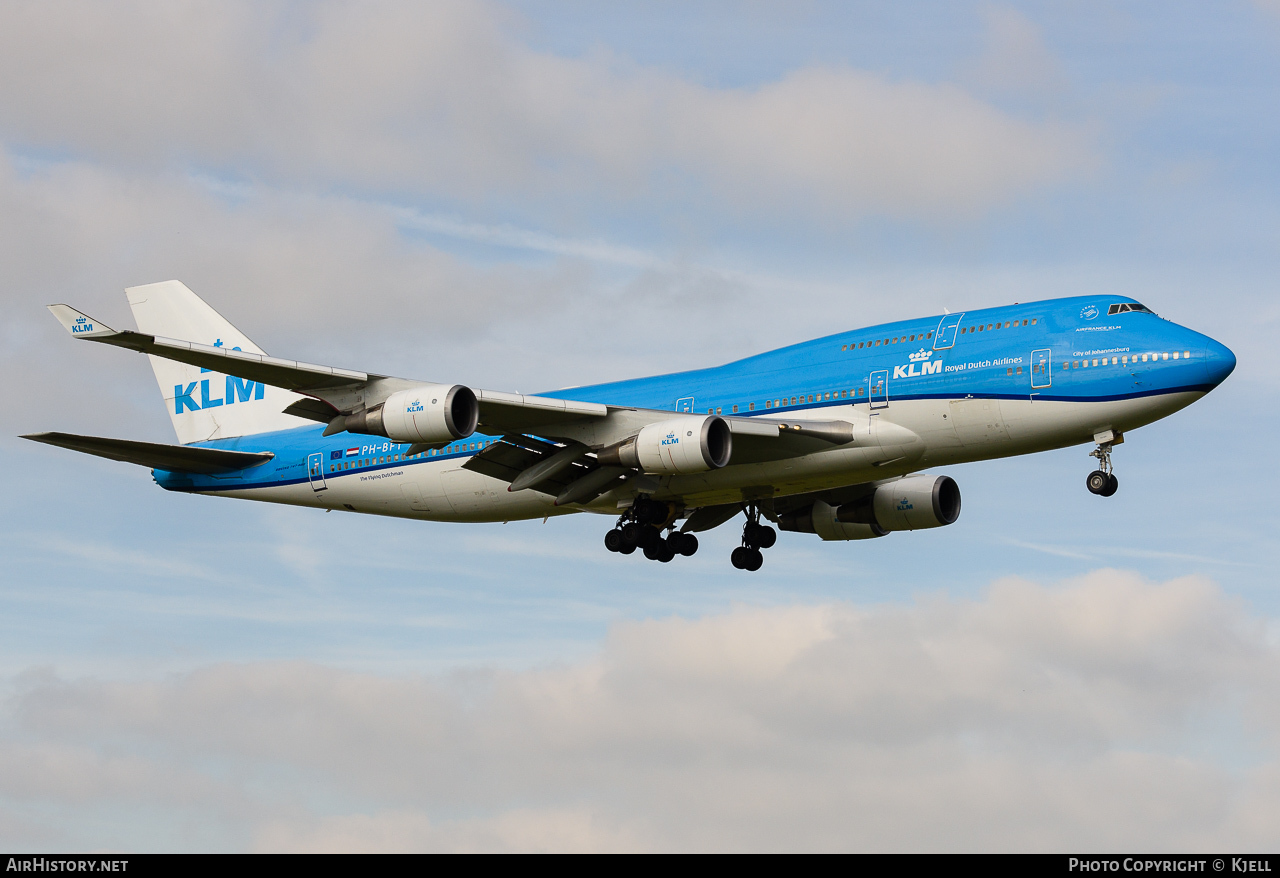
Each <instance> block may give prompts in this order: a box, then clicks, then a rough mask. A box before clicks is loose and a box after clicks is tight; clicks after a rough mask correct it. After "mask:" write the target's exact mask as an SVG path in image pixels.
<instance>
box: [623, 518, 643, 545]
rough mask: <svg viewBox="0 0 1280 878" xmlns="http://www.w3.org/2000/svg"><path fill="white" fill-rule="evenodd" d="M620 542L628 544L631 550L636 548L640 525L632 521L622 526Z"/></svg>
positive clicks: (638, 542) (638, 540)
mask: <svg viewBox="0 0 1280 878" xmlns="http://www.w3.org/2000/svg"><path fill="white" fill-rule="evenodd" d="M622 544H623V545H624V546H630V547H631V551H632V552H634V551H635V550H636V546H638V545H640V525H638V524H636V523H635V522H634V521H632V522H628V523H627V524H624V525H623V526H622Z"/></svg>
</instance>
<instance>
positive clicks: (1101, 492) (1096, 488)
mask: <svg viewBox="0 0 1280 878" xmlns="http://www.w3.org/2000/svg"><path fill="white" fill-rule="evenodd" d="M1084 485H1085V487H1086V488H1088V489H1089V493H1090V494H1097V495H1098V496H1100V497H1105V496H1107V495H1106V490H1107V488H1108V487H1110V486H1111V479H1110V478H1109V477H1108V476H1107V474H1106V473H1104V472H1103V471H1102V470H1100V469H1096V470H1094V471H1093V472H1091V473H1089V476H1088V478H1086V479H1085V480H1084Z"/></svg>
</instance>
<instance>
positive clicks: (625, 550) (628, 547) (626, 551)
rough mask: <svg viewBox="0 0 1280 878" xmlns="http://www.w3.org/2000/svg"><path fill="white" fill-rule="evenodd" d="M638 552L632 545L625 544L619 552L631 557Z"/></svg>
mask: <svg viewBox="0 0 1280 878" xmlns="http://www.w3.org/2000/svg"><path fill="white" fill-rule="evenodd" d="M635 550H636V547H635V546H633V545H631V544H630V543H623V544H622V548H621V549H619V550H618V554H619V555H630V554H631V553H632V552H634V551H635Z"/></svg>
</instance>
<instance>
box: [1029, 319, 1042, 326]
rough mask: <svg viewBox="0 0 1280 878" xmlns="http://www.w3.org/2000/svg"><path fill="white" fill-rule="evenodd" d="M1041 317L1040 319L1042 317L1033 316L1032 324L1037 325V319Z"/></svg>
mask: <svg viewBox="0 0 1280 878" xmlns="http://www.w3.org/2000/svg"><path fill="white" fill-rule="evenodd" d="M1039 319H1040V318H1038V317H1032V318H1031V325H1032V326H1035V325H1036V321H1037V320H1039Z"/></svg>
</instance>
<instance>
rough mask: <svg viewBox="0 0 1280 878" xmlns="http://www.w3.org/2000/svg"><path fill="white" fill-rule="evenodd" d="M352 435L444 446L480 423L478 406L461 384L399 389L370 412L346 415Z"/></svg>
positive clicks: (470, 393)
mask: <svg viewBox="0 0 1280 878" xmlns="http://www.w3.org/2000/svg"><path fill="white" fill-rule="evenodd" d="M345 422H346V423H345V428H346V430H347V431H348V432H351V433H369V434H372V435H375V436H386V437H387V438H388V439H394V440H396V441H397V442H415V443H419V442H420V443H422V444H424V445H436V444H440V445H443V444H444V443H446V442H452V441H453V440H454V439H465V438H466V437H468V436H470V435H471V434H472V433H474V432H475V431H476V426H477V425H478V424H479V423H480V403H479V402H477V401H476V395H475V394H474V393H473V392H472V391H471V388H469V387H464V386H463V385H461V384H455V385H453V386H452V387H450V386H448V385H446V384H424V385H422V386H420V387H413V388H410V389H408V390H398V391H396V392H395V393H393V394H391V395H390V396H389V397H387V398H386V400H385V401H384V402H382V403H380V404H378V405H375V406H373V407H372V408H369V409H362V410H361V411H358V412H355V413H353V414H350V415H347V416H346V418H345Z"/></svg>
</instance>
